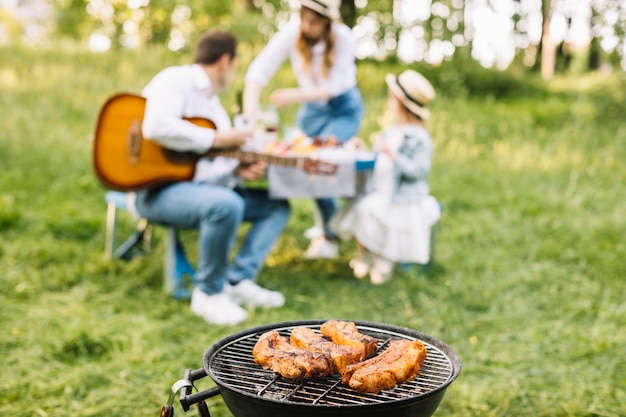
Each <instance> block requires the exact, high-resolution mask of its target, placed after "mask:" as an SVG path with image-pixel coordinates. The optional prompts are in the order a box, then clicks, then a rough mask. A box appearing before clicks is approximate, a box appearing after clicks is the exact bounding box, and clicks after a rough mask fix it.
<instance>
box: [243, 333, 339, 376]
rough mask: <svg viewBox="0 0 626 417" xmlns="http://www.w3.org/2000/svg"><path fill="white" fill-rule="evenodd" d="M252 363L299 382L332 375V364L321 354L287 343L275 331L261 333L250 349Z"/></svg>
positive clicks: (284, 338) (287, 340)
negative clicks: (252, 358)
mask: <svg viewBox="0 0 626 417" xmlns="http://www.w3.org/2000/svg"><path fill="white" fill-rule="evenodd" d="M252 355H253V357H254V361H255V362H256V363H257V364H259V365H261V366H262V367H263V368H265V369H270V370H272V371H273V372H276V373H278V374H280V375H281V376H284V377H285V378H289V379H295V380H301V379H308V378H313V377H324V376H328V375H331V374H332V369H333V368H332V367H333V365H332V362H331V360H330V359H329V358H328V357H327V356H326V355H324V354H323V353H319V352H313V351H311V350H307V349H303V348H300V347H297V346H294V345H292V344H290V343H289V339H288V338H287V337H285V336H281V335H280V334H279V333H278V332H277V331H275V330H270V331H269V332H266V333H263V334H262V335H261V336H260V337H259V340H258V341H257V343H256V344H255V345H254V348H253V349H252Z"/></svg>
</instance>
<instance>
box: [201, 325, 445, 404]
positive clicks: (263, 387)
mask: <svg viewBox="0 0 626 417" xmlns="http://www.w3.org/2000/svg"><path fill="white" fill-rule="evenodd" d="M320 326H321V325H319V324H313V325H307V327H309V328H311V329H313V330H314V331H316V332H317V333H318V334H319V333H320ZM294 327H295V326H289V327H279V328H275V329H274V330H276V331H278V332H279V333H280V334H282V335H283V336H289V334H290V333H291V330H292V329H293V328H294ZM357 328H358V329H359V331H360V332H362V333H364V334H368V335H371V336H373V337H376V338H377V339H379V351H380V352H382V351H384V349H385V348H386V345H387V341H388V340H389V339H407V340H416V339H417V338H416V337H413V336H411V335H407V334H402V333H398V332H395V331H392V330H387V329H378V328H374V327H368V326H359V325H358V324H357ZM262 333H263V332H261V331H259V332H257V333H251V334H249V335H246V336H244V337H242V338H239V339H236V340H233V341H231V342H230V343H227V344H225V345H224V346H222V347H221V348H220V349H219V350H217V351H216V352H215V354H214V355H213V356H212V358H211V359H210V362H209V364H208V365H209V368H210V370H211V371H212V374H213V375H212V377H213V378H214V379H216V380H217V381H219V382H220V384H223V385H224V386H226V387H228V388H230V389H233V390H235V391H239V392H243V393H245V394H248V395H253V396H258V397H261V398H267V399H271V400H274V401H279V402H282V403H286V404H314V405H316V404H318V405H325V406H346V405H363V404H378V403H385V402H390V401H397V400H403V399H408V398H415V397H417V396H420V395H424V394H427V393H429V392H431V391H433V390H435V389H437V388H439V387H441V386H443V385H445V384H446V383H447V382H448V381H449V380H450V378H451V377H452V375H453V372H454V367H453V364H452V363H451V361H450V359H449V358H448V356H447V355H446V354H445V353H444V352H443V351H442V350H440V349H439V348H437V347H436V346H434V345H432V344H430V343H428V342H426V341H424V340H421V339H419V340H420V341H421V342H422V343H424V346H426V349H427V352H428V353H427V356H426V361H425V363H424V366H423V367H422V368H421V370H420V373H419V374H418V376H417V377H416V378H415V379H413V380H412V381H407V382H405V383H402V384H399V385H396V386H395V387H394V388H392V389H389V390H384V391H381V392H380V393H379V394H370V393H361V392H357V391H355V390H353V389H351V388H350V387H347V386H346V385H344V384H342V383H341V378H340V376H339V375H332V376H330V377H326V378H314V379H309V380H305V381H301V382H295V381H292V380H289V379H286V378H283V377H281V376H279V375H277V374H275V373H274V372H272V371H270V370H265V369H263V368H261V367H260V366H259V365H257V364H256V363H255V362H254V359H253V357H252V349H253V348H254V345H255V344H256V342H257V341H258V339H259V336H260V335H261V334H262Z"/></svg>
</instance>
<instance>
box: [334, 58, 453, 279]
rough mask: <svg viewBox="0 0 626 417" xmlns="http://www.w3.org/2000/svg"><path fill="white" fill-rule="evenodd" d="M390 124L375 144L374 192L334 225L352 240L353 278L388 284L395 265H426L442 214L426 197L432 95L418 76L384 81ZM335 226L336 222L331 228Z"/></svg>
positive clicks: (391, 77)
mask: <svg viewBox="0 0 626 417" xmlns="http://www.w3.org/2000/svg"><path fill="white" fill-rule="evenodd" d="M386 82H387V85H388V87H389V100H388V102H387V105H388V109H389V112H390V113H391V115H392V116H393V119H394V124H393V125H392V126H390V127H389V128H388V129H386V130H385V131H384V132H383V133H382V134H381V135H380V136H379V138H378V139H377V141H376V143H375V144H374V148H375V150H376V152H377V157H376V165H375V167H374V172H373V174H372V189H373V192H371V193H370V194H367V195H366V196H364V197H363V198H362V199H361V200H359V201H358V202H357V203H356V204H355V206H354V208H353V209H352V210H351V211H352V213H348V214H347V215H346V216H345V217H344V218H343V219H342V220H341V221H339V222H338V223H339V224H338V226H337V227H338V228H339V229H340V230H337V232H338V233H339V234H340V235H342V237H352V236H353V237H354V238H355V239H356V243H357V248H358V251H357V254H356V256H355V258H354V259H353V260H352V261H350V266H351V267H352V269H353V271H354V275H355V276H356V277H357V278H363V277H365V276H366V275H367V274H368V273H369V275H370V279H371V281H372V283H374V284H382V283H384V282H386V281H388V280H389V279H390V278H391V276H392V274H393V269H394V266H395V264H396V263H398V262H403V263H404V262H410V263H421V264H425V263H428V260H429V256H430V231H431V228H432V226H433V225H434V224H435V223H436V222H437V220H438V219H439V216H440V214H441V211H440V208H439V204H438V203H437V201H436V200H435V199H434V198H433V197H432V196H430V195H429V186H428V181H427V179H428V173H429V172H430V169H431V164H432V156H433V144H432V141H431V138H430V134H429V133H428V131H427V130H426V126H425V121H426V120H427V119H428V118H429V116H430V112H429V111H428V110H427V109H426V105H427V104H428V103H429V102H430V101H431V100H433V99H434V98H435V91H434V89H433V87H432V85H431V84H430V82H428V80H427V79H426V78H424V77H423V76H422V75H421V74H419V73H417V72H415V71H413V70H407V71H404V72H403V73H402V74H400V75H399V76H398V77H396V76H394V75H392V74H389V75H387V77H386ZM335 225H337V223H335Z"/></svg>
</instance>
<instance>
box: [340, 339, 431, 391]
mask: <svg viewBox="0 0 626 417" xmlns="http://www.w3.org/2000/svg"><path fill="white" fill-rule="evenodd" d="M425 360H426V347H425V346H424V344H423V343H422V342H420V341H418V340H390V341H389V346H388V347H387V349H386V350H385V351H384V352H382V353H381V354H379V355H377V356H375V357H373V358H370V359H367V360H365V361H363V362H359V363H356V364H353V365H348V366H347V367H346V370H345V372H344V373H343V374H342V376H341V381H342V382H343V383H344V384H347V385H348V386H350V388H352V389H354V390H357V391H361V392H370V393H375V394H377V393H379V392H380V391H381V390H384V389H389V388H393V387H394V386H395V385H396V384H399V383H402V382H405V381H410V380H412V379H413V378H415V377H416V376H417V374H418V373H419V371H420V369H421V367H422V366H423V365H424V361H425Z"/></svg>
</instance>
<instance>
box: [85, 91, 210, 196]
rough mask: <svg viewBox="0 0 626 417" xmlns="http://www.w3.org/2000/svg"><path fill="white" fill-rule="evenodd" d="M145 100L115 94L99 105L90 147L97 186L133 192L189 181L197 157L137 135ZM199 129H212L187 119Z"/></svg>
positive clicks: (139, 129) (201, 121)
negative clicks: (101, 185)
mask: <svg viewBox="0 0 626 417" xmlns="http://www.w3.org/2000/svg"><path fill="white" fill-rule="evenodd" d="M145 107H146V99H145V98H143V97H141V96H138V95H136V94H131V93H120V94H116V95H114V96H113V97H111V98H110V99H108V100H107V101H106V103H105V104H104V105H103V107H102V110H101V111H100V115H99V117H98V123H97V126H96V132H95V136H94V147H93V165H94V170H95V172H96V175H97V176H98V179H99V180H100V182H102V184H103V185H105V186H106V187H107V188H110V189H112V190H117V191H133V190H140V189H145V188H151V187H156V186H158V185H163V184H168V183H172V182H178V181H190V180H191V179H192V178H193V176H194V173H195V166H196V162H197V161H198V159H199V158H200V156H201V155H199V154H195V153H193V152H175V151H168V150H166V149H164V148H162V147H161V146H160V145H159V144H158V143H156V142H154V141H151V140H147V139H145V138H144V137H143V135H142V134H141V123H142V121H143V117H144V110H145ZM187 120H189V121H190V122H192V123H194V124H197V125H199V126H203V127H210V128H214V127H215V125H214V124H213V123H212V122H211V121H209V120H207V119H201V118H193V119H187Z"/></svg>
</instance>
